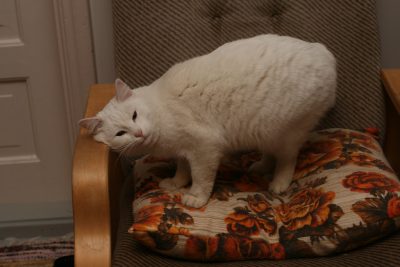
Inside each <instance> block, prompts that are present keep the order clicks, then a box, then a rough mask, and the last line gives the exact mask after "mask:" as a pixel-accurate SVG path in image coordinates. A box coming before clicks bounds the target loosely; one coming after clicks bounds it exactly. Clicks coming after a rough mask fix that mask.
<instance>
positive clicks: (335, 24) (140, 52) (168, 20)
mask: <svg viewBox="0 0 400 267" xmlns="http://www.w3.org/2000/svg"><path fill="white" fill-rule="evenodd" d="M113 17H114V41H115V58H116V68H117V72H118V75H119V77H121V78H122V79H124V80H125V81H126V82H127V83H128V84H130V85H131V86H132V87H138V86H142V85H145V84H149V83H151V82H152V81H154V80H155V79H157V78H158V77H160V76H161V75H162V74H163V73H164V72H165V71H166V70H167V69H168V68H169V67H171V66H172V65H173V64H175V63H176V62H179V61H183V60H186V59H188V58H191V57H194V56H198V55H202V54H205V53H208V52H210V51H212V50H213V49H215V48H216V47H218V46H220V45H222V44H223V43H225V42H228V41H232V40H236V39H239V38H246V37H251V36H254V35H258V34H262V33H277V34H282V35H290V36H294V37H299V38H301V39H304V40H308V41H318V42H322V43H324V44H325V45H326V46H327V47H328V48H329V49H330V50H331V51H332V52H333V53H334V54H335V56H336V58H337V60H338V74H339V85H338V99H337V104H336V106H335V108H334V109H333V110H332V111H331V112H330V113H329V114H328V116H327V117H326V118H325V119H324V121H323V122H322V123H321V125H320V127H321V128H329V127H340V128H349V129H361V128H365V127H370V126H375V127H378V128H380V129H381V136H383V135H384V130H385V114H384V110H385V108H384V98H383V92H382V91H381V85H380V79H379V70H380V66H379V49H378V35H377V26H376V16H375V0H246V1H244V0H146V1H145V0H140V1H139V0H113ZM132 188H133V186H132V185H131V184H129V182H128V183H127V185H126V186H125V189H126V192H125V194H124V197H123V201H122V206H123V208H122V211H123V212H122V214H123V216H122V218H121V223H120V227H119V231H120V232H119V236H118V242H117V245H116V250H115V251H114V257H113V265H114V266H204V264H201V263H189V262H185V261H179V260H174V259H170V258H166V257H163V256H160V255H158V254H155V253H154V252H151V251H148V250H147V249H145V248H143V247H142V246H141V245H139V244H137V243H136V242H135V241H134V240H133V239H132V237H131V236H130V235H129V234H128V233H127V229H128V228H129V226H130V225H131V222H132V218H131V214H132V213H131V201H130V200H131V199H132V194H133V192H132V191H131V189H132ZM399 255H400V234H397V235H395V236H393V237H390V238H388V239H385V240H384V241H383V242H382V241H380V242H377V243H376V244H373V245H370V246H367V247H365V248H362V249H359V250H356V251H353V252H350V253H346V254H341V255H337V256H335V257H322V258H315V259H297V260H287V261H278V262H276V261H245V262H228V263H213V266H214V265H220V266H318V267H319V266H323V265H325V266H399V262H400V256H399Z"/></svg>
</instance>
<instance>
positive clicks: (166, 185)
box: [159, 158, 190, 190]
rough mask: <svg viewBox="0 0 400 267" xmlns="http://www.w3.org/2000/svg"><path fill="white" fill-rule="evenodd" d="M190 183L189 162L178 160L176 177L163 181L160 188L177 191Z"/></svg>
mask: <svg viewBox="0 0 400 267" xmlns="http://www.w3.org/2000/svg"><path fill="white" fill-rule="evenodd" d="M189 182H190V167H189V164H188V162H187V161H186V160H185V159H183V158H179V159H178V160H177V166H176V172H175V176H174V177H172V178H165V179H163V180H162V181H161V182H160V184H159V186H160V187H161V188H163V189H167V190H176V189H179V188H182V187H184V186H186V185H187V184H188V183H189Z"/></svg>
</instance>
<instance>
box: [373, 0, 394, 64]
mask: <svg viewBox="0 0 400 267" xmlns="http://www.w3.org/2000/svg"><path fill="white" fill-rule="evenodd" d="M377 7H378V10H377V13H378V19H379V32H380V35H381V48H382V50H381V52H382V67H383V68H400V1H399V0H378V1H377Z"/></svg>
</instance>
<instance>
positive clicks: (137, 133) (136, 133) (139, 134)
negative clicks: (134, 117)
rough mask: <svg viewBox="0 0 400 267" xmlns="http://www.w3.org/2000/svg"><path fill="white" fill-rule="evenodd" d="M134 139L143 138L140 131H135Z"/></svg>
mask: <svg viewBox="0 0 400 267" xmlns="http://www.w3.org/2000/svg"><path fill="white" fill-rule="evenodd" d="M133 135H134V136H135V137H138V138H139V137H143V132H142V130H138V131H136V132H135V133H134V134H133Z"/></svg>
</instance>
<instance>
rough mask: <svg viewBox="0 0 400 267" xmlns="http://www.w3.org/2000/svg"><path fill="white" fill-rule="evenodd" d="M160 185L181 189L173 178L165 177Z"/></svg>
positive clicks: (166, 187) (171, 188) (171, 189)
mask: <svg viewBox="0 0 400 267" xmlns="http://www.w3.org/2000/svg"><path fill="white" fill-rule="evenodd" d="M158 186H159V187H160V188H162V189H166V190H169V191H174V190H177V189H179V187H178V185H177V184H176V183H175V180H174V179H173V178H165V179H163V180H162V181H161V182H160V183H159V184H158Z"/></svg>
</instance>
